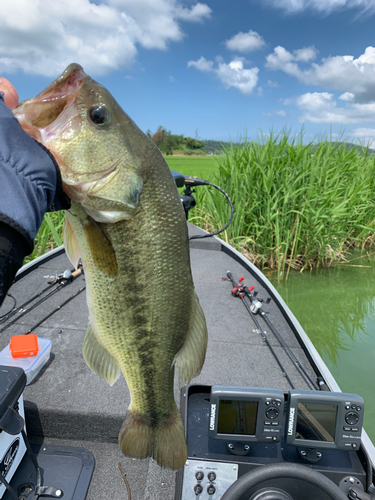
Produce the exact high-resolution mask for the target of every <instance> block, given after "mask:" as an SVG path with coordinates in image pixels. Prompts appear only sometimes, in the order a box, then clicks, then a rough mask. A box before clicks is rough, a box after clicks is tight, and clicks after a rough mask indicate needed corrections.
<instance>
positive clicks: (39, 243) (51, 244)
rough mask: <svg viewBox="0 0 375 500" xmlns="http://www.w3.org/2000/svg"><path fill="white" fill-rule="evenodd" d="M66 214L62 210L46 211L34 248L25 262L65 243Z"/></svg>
mask: <svg viewBox="0 0 375 500" xmlns="http://www.w3.org/2000/svg"><path fill="white" fill-rule="evenodd" d="M64 220H65V214H64V212H63V211H61V212H51V213H46V214H45V216H44V219H43V222H42V225H41V226H40V229H39V231H38V233H37V235H36V237H35V240H34V250H33V253H32V254H31V255H29V256H28V257H26V259H25V263H26V262H30V261H31V260H33V259H35V258H36V257H39V255H43V254H44V253H46V252H48V251H50V250H52V249H53V248H56V247H58V246H60V245H62V243H63V238H62V232H63V227H64Z"/></svg>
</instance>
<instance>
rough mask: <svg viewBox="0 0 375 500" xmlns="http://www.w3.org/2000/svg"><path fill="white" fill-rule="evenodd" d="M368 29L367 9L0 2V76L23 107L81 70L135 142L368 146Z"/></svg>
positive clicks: (326, 2)
mask: <svg viewBox="0 0 375 500" xmlns="http://www.w3.org/2000/svg"><path fill="white" fill-rule="evenodd" d="M374 23H375V0H230V2H229V1H228V0H208V1H202V2H200V3H199V2H195V1H189V0H186V1H185V2H181V1H179V0H91V1H90V0H58V1H56V2H55V1H54V2H52V1H51V0H28V1H25V0H3V1H2V16H1V19H0V75H2V76H5V77H7V78H9V79H10V80H11V81H12V82H13V83H14V84H15V86H16V88H17V89H18V91H19V95H20V99H21V100H22V99H25V98H27V97H31V96H34V95H36V94H37V93H39V92H40V91H41V90H43V88H45V87H46V86H47V85H48V84H49V83H50V82H51V81H52V80H53V79H54V78H56V77H57V76H58V75H59V74H60V73H61V72H62V71H63V70H64V69H65V67H66V66H67V65H68V64H69V63H71V62H77V63H80V64H81V65H82V66H83V67H84V69H85V71H86V73H88V74H90V75H91V76H92V77H94V78H95V79H96V80H98V81H99V82H100V83H102V84H103V85H105V86H106V87H107V88H108V89H109V90H110V91H111V93H112V94H113V95H114V97H115V98H116V99H117V101H118V102H119V103H120V104H121V106H122V107H123V109H124V110H125V111H126V112H127V113H128V114H129V115H130V116H131V117H132V118H133V120H134V121H135V122H136V123H137V124H138V126H139V127H140V128H141V129H142V130H144V131H146V130H147V129H150V130H151V131H152V132H155V131H156V129H157V127H158V126H159V125H162V126H164V127H165V128H166V129H168V130H171V131H172V133H174V134H184V135H185V136H191V137H199V138H201V139H216V140H222V141H226V140H229V139H231V140H233V141H236V140H238V139H239V138H240V137H244V136H245V135H247V137H249V138H251V139H253V138H254V139H255V138H256V137H257V136H259V134H260V131H263V132H264V133H268V132H269V131H270V130H271V129H272V130H274V131H276V132H278V131H281V130H282V129H284V128H287V129H288V130H291V131H292V133H298V132H300V131H301V129H302V127H303V126H304V130H305V141H310V140H313V139H314V137H316V136H319V135H322V134H328V136H329V135H330V134H332V135H333V138H336V137H339V136H340V133H344V136H345V137H346V138H348V139H349V140H361V141H362V142H364V143H366V144H367V143H368V141H372V140H374V139H375V32H374ZM373 146H374V145H373ZM374 147H375V146H374Z"/></svg>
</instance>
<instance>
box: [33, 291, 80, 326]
mask: <svg viewBox="0 0 375 500" xmlns="http://www.w3.org/2000/svg"><path fill="white" fill-rule="evenodd" d="M85 289H86V285H84V286H82V287H81V288H80V289H79V290H77V291H76V292H74V293H73V294H72V295H71V296H70V297H68V298H67V299H66V300H64V302H63V303H62V304H60V305H59V306H57V307H55V309H53V310H52V311H51V312H49V313H48V314H47V315H46V316H44V318H43V319H41V320H40V321H38V323H35V325H33V326H32V327H31V328H29V330H27V332H25V333H24V335H28V334H29V333H31V332H33V331H34V330H35V329H36V328H38V326H40V325H41V324H42V323H44V322H45V321H46V320H47V319H48V318H50V317H51V316H53V315H54V314H55V313H56V312H57V311H60V309H61V308H62V307H64V306H65V305H66V304H68V302H70V301H71V300H73V299H74V298H75V297H77V295H79V294H80V293H82V292H83V290H85Z"/></svg>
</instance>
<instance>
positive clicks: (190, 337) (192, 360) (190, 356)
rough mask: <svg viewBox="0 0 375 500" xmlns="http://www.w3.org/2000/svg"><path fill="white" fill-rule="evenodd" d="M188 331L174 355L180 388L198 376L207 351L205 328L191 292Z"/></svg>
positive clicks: (201, 314) (198, 305)
mask: <svg viewBox="0 0 375 500" xmlns="http://www.w3.org/2000/svg"><path fill="white" fill-rule="evenodd" d="M188 328H189V330H188V333H187V335H186V339H185V342H184V344H183V346H182V347H181V349H180V350H179V351H178V353H177V355H176V367H177V373H178V380H179V384H180V388H182V387H184V386H185V385H187V384H188V383H189V382H190V380H191V379H192V378H194V377H196V376H197V375H199V373H200V371H201V369H202V366H203V363H204V358H205V356H206V349H207V340H208V334H207V326H206V319H205V317H204V313H203V311H202V308H201V306H200V304H199V300H198V297H197V294H196V293H195V292H193V300H192V307H191V314H190V318H189V327H188Z"/></svg>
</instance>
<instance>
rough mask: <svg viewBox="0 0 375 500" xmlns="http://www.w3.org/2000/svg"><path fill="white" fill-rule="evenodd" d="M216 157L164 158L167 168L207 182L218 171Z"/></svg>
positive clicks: (217, 158)
mask: <svg viewBox="0 0 375 500" xmlns="http://www.w3.org/2000/svg"><path fill="white" fill-rule="evenodd" d="M220 158H221V157H217V156H165V160H166V162H167V163H168V165H169V168H170V169H172V170H176V171H177V172H180V173H181V174H183V175H192V176H195V177H200V178H201V179H205V180H206V181H209V180H210V179H211V178H212V177H213V175H214V174H215V173H216V172H217V170H218V160H219V159H220Z"/></svg>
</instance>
